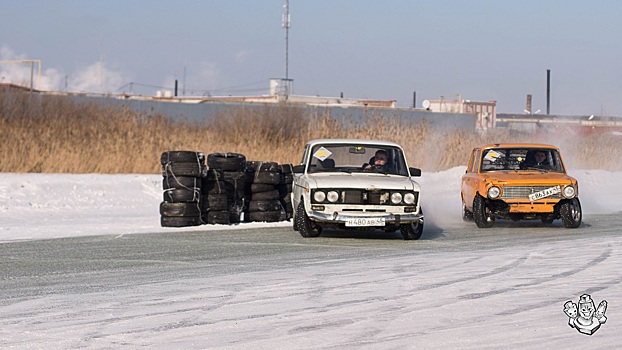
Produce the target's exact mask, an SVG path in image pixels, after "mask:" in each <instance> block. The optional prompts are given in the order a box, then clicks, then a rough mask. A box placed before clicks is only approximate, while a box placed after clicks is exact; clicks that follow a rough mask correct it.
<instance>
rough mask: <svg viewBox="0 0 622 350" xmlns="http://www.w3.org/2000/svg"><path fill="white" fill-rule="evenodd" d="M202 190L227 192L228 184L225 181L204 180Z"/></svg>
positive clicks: (204, 191) (218, 192) (216, 192)
mask: <svg viewBox="0 0 622 350" xmlns="http://www.w3.org/2000/svg"><path fill="white" fill-rule="evenodd" d="M202 191H203V193H206V194H207V193H209V194H226V193H227V184H226V183H225V182H224V181H214V180H204V181H203V188H202Z"/></svg>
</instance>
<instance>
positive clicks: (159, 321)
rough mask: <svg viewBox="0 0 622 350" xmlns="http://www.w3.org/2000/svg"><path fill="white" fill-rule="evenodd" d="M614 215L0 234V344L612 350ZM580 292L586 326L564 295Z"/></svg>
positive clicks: (616, 309) (616, 316)
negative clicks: (371, 227)
mask: <svg viewBox="0 0 622 350" xmlns="http://www.w3.org/2000/svg"><path fill="white" fill-rule="evenodd" d="M620 224H621V220H620V215H619V214H612V215H597V216H596V215H593V216H587V217H585V218H584V224H583V226H582V227H581V228H579V229H575V230H570V229H565V228H563V227H562V226H561V224H560V223H559V222H556V223H555V224H554V225H550V226H546V227H545V226H543V225H542V224H540V223H539V222H535V221H534V222H520V223H510V222H499V223H498V224H497V226H496V227H494V228H492V229H486V230H483V229H477V228H476V227H475V224H473V223H458V224H454V225H453V227H451V228H446V229H439V228H427V229H426V231H425V233H424V237H423V239H422V240H420V241H403V240H402V239H401V235H399V233H396V234H392V235H387V234H383V233H380V232H376V233H370V232H336V231H330V232H325V233H323V235H322V236H320V237H319V238H313V239H304V238H302V237H300V235H299V234H298V233H296V232H294V231H293V230H291V229H288V228H269V229H268V228H267V229H253V230H239V231H231V230H228V231H209V232H177V231H175V229H171V232H170V233H154V234H133V235H126V236H92V237H79V238H64V239H54V240H38V241H31V242H14V243H5V244H0V267H1V275H0V282H1V283H0V296H1V298H0V344H2V347H3V348H16V349H17V348H19V349H38V348H50V349H51V348H57V349H60V348H63V349H77V348H80V349H82V348H88V349H108V348H118V347H128V348H139V347H145V348H166V349H169V348H179V349H181V348H185V349H407V348H422V349H448V348H460V349H498V348H569V349H573V348H586V347H597V348H609V349H614V348H617V347H618V346H619V344H620V342H622V286H621V282H622V254H621V248H620V247H622V235H621V234H620V230H619V228H618V227H619V226H620ZM584 293H587V294H590V295H591V296H592V297H593V298H594V300H595V301H596V303H598V302H600V301H601V300H603V299H604V300H607V301H608V303H609V308H608V310H607V316H608V318H609V320H608V321H607V323H606V324H604V325H603V326H602V327H601V329H600V330H598V331H597V332H596V333H595V334H594V335H593V336H586V335H582V334H579V333H578V332H577V331H575V330H573V329H571V328H570V327H568V325H567V320H568V319H567V318H566V316H565V315H564V313H563V304H564V302H565V301H567V300H573V301H575V302H576V301H577V299H578V297H579V296H580V295H581V294H584Z"/></svg>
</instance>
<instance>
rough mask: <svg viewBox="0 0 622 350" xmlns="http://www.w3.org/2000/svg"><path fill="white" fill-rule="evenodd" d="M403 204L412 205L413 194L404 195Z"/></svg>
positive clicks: (413, 201) (413, 200)
mask: <svg viewBox="0 0 622 350" xmlns="http://www.w3.org/2000/svg"><path fill="white" fill-rule="evenodd" d="M404 203H406V204H414V203H415V194H414V193H410V192H408V193H406V194H405V195H404Z"/></svg>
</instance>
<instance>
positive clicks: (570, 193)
mask: <svg viewBox="0 0 622 350" xmlns="http://www.w3.org/2000/svg"><path fill="white" fill-rule="evenodd" d="M575 194H576V192H575V189H574V187H573V186H572V185H568V186H566V187H564V197H566V198H573V197H574V196H575Z"/></svg>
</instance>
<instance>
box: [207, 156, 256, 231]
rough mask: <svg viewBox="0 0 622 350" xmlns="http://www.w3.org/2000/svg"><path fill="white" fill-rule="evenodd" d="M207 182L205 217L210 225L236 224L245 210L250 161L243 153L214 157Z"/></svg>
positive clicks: (210, 159) (209, 164) (210, 160)
mask: <svg viewBox="0 0 622 350" xmlns="http://www.w3.org/2000/svg"><path fill="white" fill-rule="evenodd" d="M207 165H208V167H209V170H208V172H207V176H206V177H205V178H204V181H203V198H204V199H203V208H202V210H203V213H204V221H205V222H207V223H208V224H223V225H229V224H236V223H239V222H240V214H241V213H242V211H243V208H244V186H245V176H246V173H245V169H246V157H245V156H244V155H243V154H239V153H211V154H209V155H208V156H207Z"/></svg>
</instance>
